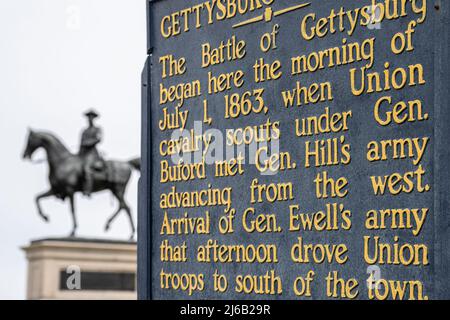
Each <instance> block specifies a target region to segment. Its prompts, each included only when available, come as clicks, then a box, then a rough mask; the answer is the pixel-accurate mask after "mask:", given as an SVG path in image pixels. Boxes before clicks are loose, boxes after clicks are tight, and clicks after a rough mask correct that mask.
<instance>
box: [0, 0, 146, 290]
mask: <svg viewBox="0 0 450 320" xmlns="http://www.w3.org/2000/svg"><path fill="white" fill-rule="evenodd" d="M145 19H146V13H145V1H144V0H1V1H0V39H1V40H0V57H1V59H0V148H1V149H0V150H1V152H0V157H1V158H0V159H1V160H0V272H1V277H0V299H23V298H25V290H26V259H25V255H24V253H23V251H22V250H21V249H20V248H21V247H22V246H25V245H27V244H28V243H29V242H30V240H33V239H39V238H43V237H55V236H66V235H68V234H69V232H70V230H71V218H70V215H69V207H68V203H63V202H61V201H59V200H54V199H49V200H44V201H43V207H44V210H45V212H46V213H47V214H48V215H49V216H50V223H49V224H45V223H44V222H43V221H42V220H41V219H40V218H39V217H38V215H37V211H36V208H35V205H34V200H33V199H34V196H35V195H36V194H37V193H39V192H42V191H45V190H46V189H47V188H48V185H49V184H48V181H47V173H48V169H47V165H46V164H44V163H42V164H32V163H30V162H23V161H22V160H21V154H22V152H23V149H24V146H25V138H26V134H27V127H32V128H33V129H36V130H38V129H45V130H48V131H52V132H54V133H56V134H57V135H58V136H59V137H60V138H61V139H62V140H63V141H64V143H65V144H66V145H67V146H68V147H69V148H70V149H71V150H72V151H74V152H75V151H77V149H78V145H79V137H80V130H81V129H82V128H83V127H84V126H85V125H86V123H85V119H84V118H83V117H82V113H83V112H84V111H85V110H86V109H88V108H90V107H94V108H95V109H97V110H98V111H99V112H100V113H101V118H100V119H99V121H98V124H99V125H101V126H102V127H103V129H104V142H103V143H102V144H101V145H100V147H99V149H100V150H101V151H103V152H104V153H106V156H107V157H108V158H114V159H119V160H129V159H131V158H133V157H135V156H138V155H139V151H140V73H141V70H142V67H143V64H144V61H145V58H146V52H145V51H146V50H145V39H146V35H145V33H146V27H145ZM34 158H35V159H36V160H39V159H44V158H45V155H44V153H42V152H39V153H37V154H36V155H35V156H34ZM137 178H138V175H137V174H136V173H134V174H133V179H132V181H131V186H130V188H129V190H128V193H127V200H128V201H129V202H130V204H131V207H132V209H133V213H134V216H135V218H136V209H137V205H136V202H137V201H136V199H137V193H136V189H137V188H136V184H137ZM76 201H77V203H76V204H77V211H78V218H79V226H80V227H79V235H80V236H86V237H109V238H111V237H112V238H119V239H127V238H128V235H129V226H128V223H127V220H126V217H125V214H122V215H121V216H120V217H119V218H118V219H117V220H116V222H115V224H114V225H113V226H112V230H111V231H110V233H108V234H104V233H103V227H104V224H105V222H106V220H107V217H108V216H109V215H110V214H112V213H113V211H114V210H115V209H116V203H115V202H114V199H113V198H112V196H110V195H109V194H108V193H102V194H99V195H95V196H94V197H93V200H91V201H89V200H86V199H84V198H82V197H81V196H78V197H77V199H76Z"/></svg>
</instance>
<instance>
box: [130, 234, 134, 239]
mask: <svg viewBox="0 0 450 320" xmlns="http://www.w3.org/2000/svg"><path fill="white" fill-rule="evenodd" d="M130 241H134V233H133V234H132V235H131V237H130Z"/></svg>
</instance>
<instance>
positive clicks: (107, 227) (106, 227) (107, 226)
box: [105, 224, 110, 232]
mask: <svg viewBox="0 0 450 320" xmlns="http://www.w3.org/2000/svg"><path fill="white" fill-rule="evenodd" d="M109 228H110V226H109V224H107V225H106V226H105V232H108V231H109Z"/></svg>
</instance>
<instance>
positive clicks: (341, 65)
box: [138, 0, 450, 300]
mask: <svg viewBox="0 0 450 320" xmlns="http://www.w3.org/2000/svg"><path fill="white" fill-rule="evenodd" d="M449 6H450V3H448V1H431V0H428V1H426V0H403V1H401V0H383V1H381V0H376V1H375V0H373V1H372V0H365V1H354V0H352V1H350V0H343V1H331V0H320V1H319V0H289V1H288V0H206V1H205V0H183V1H178V0H177V1H156V2H149V6H148V8H149V9H148V17H149V20H148V50H149V60H148V62H147V66H146V69H145V70H144V73H143V142H142V144H143V149H142V150H143V160H144V173H143V177H142V178H141V182H140V201H139V202H140V210H139V211H140V214H139V219H140V220H139V228H140V229H139V231H140V234H139V278H138V279H139V281H138V282H139V284H138V286H139V294H140V297H141V298H153V299H369V300H388V299H395V300H408V299H437V298H443V297H448V292H449V291H448V289H449V287H448V285H449V277H448V274H447V273H446V270H447V269H448V262H449V261H448V257H449V254H448V248H449V246H448V244H449V243H448V240H449V237H448V234H449V233H448V225H449V218H448V203H449V202H448V201H449V196H448V193H449V183H448V181H449V180H448V179H449V170H448V169H449V168H448V167H449V161H450V158H449V154H448V153H449V151H448V149H449V148H448V145H447V141H448V133H449V132H448V131H449V126H448V123H449V115H448V107H449V100H448V93H449V89H450V88H449V82H448V69H449V68H448V61H449V54H448V50H449V41H448V40H449V29H448V28H449V25H448V21H449Z"/></svg>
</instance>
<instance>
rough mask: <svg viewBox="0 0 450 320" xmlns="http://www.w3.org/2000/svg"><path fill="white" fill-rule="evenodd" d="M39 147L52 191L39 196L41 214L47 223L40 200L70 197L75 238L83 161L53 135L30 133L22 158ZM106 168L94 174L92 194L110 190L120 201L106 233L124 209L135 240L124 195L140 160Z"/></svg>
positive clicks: (107, 163) (133, 228)
mask: <svg viewBox="0 0 450 320" xmlns="http://www.w3.org/2000/svg"><path fill="white" fill-rule="evenodd" d="M39 148H43V149H44V150H45V151H46V153H47V162H48V165H49V181H50V186H51V188H50V190H49V191H47V192H44V193H42V194H40V195H38V196H37V197H36V206H37V210H38V213H39V215H40V216H41V217H42V218H43V219H44V220H45V221H46V222H48V221H49V218H48V216H47V215H45V214H44V213H43V211H42V208H41V205H40V200H41V199H44V198H48V197H52V196H54V197H57V198H59V199H61V200H65V199H67V198H68V199H69V201H70V211H71V214H72V221H73V228H72V232H71V234H70V235H71V236H72V237H74V236H75V234H76V230H77V218H76V213H75V203H74V195H75V193H76V192H82V190H83V179H84V174H83V160H82V159H81V158H80V157H79V156H78V155H75V154H72V153H71V152H70V151H69V150H68V149H67V148H66V147H65V146H64V144H63V143H62V142H61V141H60V140H59V139H58V138H57V137H55V136H54V135H53V134H51V133H48V132H35V131H33V130H30V131H29V134H28V142H27V145H26V148H25V151H24V154H23V158H24V159H29V160H31V157H32V156H33V154H34V152H35V151H36V150H37V149H39ZM104 167H105V169H104V170H102V172H98V174H95V175H94V186H93V187H94V188H93V191H94V192H99V191H103V190H109V191H111V193H112V194H113V195H114V196H115V197H116V198H117V200H118V202H119V208H118V209H117V210H116V211H115V212H114V214H113V215H112V216H111V217H110V218H109V219H108V221H107V223H106V225H105V231H108V230H109V228H110V226H111V223H112V222H113V221H114V219H115V218H116V217H117V216H118V214H119V213H120V212H121V211H122V210H125V212H126V213H127V215H128V219H129V221H130V226H131V237H130V239H131V240H133V239H134V235H135V230H136V229H135V226H134V222H133V216H132V215H131V210H130V207H129V206H128V204H127V203H126V201H125V198H124V195H125V191H126V188H127V184H128V182H129V181H130V177H131V173H132V169H136V170H140V159H134V160H131V161H128V162H121V161H105V165H104Z"/></svg>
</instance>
